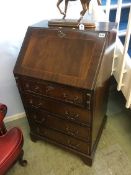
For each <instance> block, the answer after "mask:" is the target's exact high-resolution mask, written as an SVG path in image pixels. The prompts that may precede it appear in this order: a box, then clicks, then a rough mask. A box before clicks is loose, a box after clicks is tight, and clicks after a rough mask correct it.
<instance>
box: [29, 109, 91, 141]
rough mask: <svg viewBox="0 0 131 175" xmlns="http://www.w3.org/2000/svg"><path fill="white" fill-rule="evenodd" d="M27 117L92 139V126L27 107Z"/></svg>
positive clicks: (35, 121) (43, 124)
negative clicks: (80, 124) (81, 124)
mask: <svg viewBox="0 0 131 175" xmlns="http://www.w3.org/2000/svg"><path fill="white" fill-rule="evenodd" d="M27 117H28V120H29V121H31V122H33V123H35V124H36V125H41V126H46V127H48V128H52V129H55V130H58V131H61V132H63V133H65V134H68V135H70V136H73V137H76V138H79V139H82V140H85V141H89V140H90V128H88V127H84V126H79V125H78V124H75V123H72V122H69V121H67V120H63V119H60V118H57V117H55V116H54V115H53V114H50V113H48V112H46V111H43V110H36V109H33V108H32V109H27Z"/></svg>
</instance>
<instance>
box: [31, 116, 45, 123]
mask: <svg viewBox="0 0 131 175" xmlns="http://www.w3.org/2000/svg"><path fill="white" fill-rule="evenodd" d="M33 118H34V120H35V122H36V123H38V124H42V123H44V122H45V120H46V118H44V117H43V118H42V119H40V120H38V119H37V116H36V115H34V116H33Z"/></svg>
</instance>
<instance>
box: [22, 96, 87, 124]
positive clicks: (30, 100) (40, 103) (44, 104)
mask: <svg viewBox="0 0 131 175" xmlns="http://www.w3.org/2000/svg"><path fill="white" fill-rule="evenodd" d="M24 105H26V106H27V107H28V106H30V107H35V108H36V109H43V110H46V111H49V112H50V113H53V114H56V115H59V117H62V118H64V119H68V120H71V121H74V122H78V123H84V124H87V125H89V124H90V112H89V111H88V110H86V109H82V108H78V107H75V106H72V105H68V104H64V103H59V102H58V101H54V100H51V99H49V98H40V97H38V96H34V95H31V94H24Z"/></svg>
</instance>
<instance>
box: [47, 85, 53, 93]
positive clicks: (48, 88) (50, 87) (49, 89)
mask: <svg viewBox="0 0 131 175" xmlns="http://www.w3.org/2000/svg"><path fill="white" fill-rule="evenodd" d="M52 90H54V87H52V86H47V87H46V93H48V92H50V91H52Z"/></svg>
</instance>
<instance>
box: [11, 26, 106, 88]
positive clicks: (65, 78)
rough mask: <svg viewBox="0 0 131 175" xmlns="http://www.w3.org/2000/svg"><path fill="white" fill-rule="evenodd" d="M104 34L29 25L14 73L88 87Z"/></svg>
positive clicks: (92, 79)
mask: <svg viewBox="0 0 131 175" xmlns="http://www.w3.org/2000/svg"><path fill="white" fill-rule="evenodd" d="M107 35H108V32H107V31H104V32H103V31H95V30H92V31H91V30H85V31H80V30H78V29H70V28H58V27H57V28H55V27H48V26H42V27H41V26H40V27H37V26H31V27H29V28H28V30H27V33H26V36H25V39H24V42H23V45H22V48H21V51H20V53H19V57H18V60H17V63H16V66H15V69H14V74H17V75H24V76H29V77H33V78H38V79H42V80H47V81H51V82H56V83H60V84H66V85H69V86H74V87H78V88H84V89H92V87H93V84H94V81H95V79H96V77H97V74H98V70H99V65H100V62H101V58H102V56H103V54H104V51H105V43H106V40H107V37H108V36H107Z"/></svg>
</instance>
